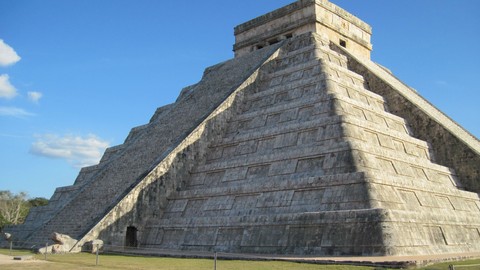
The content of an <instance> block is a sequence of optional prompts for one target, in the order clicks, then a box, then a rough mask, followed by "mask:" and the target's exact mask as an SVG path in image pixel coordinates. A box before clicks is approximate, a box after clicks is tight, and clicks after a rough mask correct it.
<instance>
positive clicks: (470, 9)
mask: <svg viewBox="0 0 480 270" xmlns="http://www.w3.org/2000/svg"><path fill="white" fill-rule="evenodd" d="M291 2H293V1H291V0H275V1H274V0H263V1H259V0H242V1H225V0H205V1H193V0H191V1H188V0H187V1H155V0H135V1H133V0H130V1H126V0H100V1H93V0H90V1H73V0H44V1H32V0H0V40H1V42H0V190H10V191H12V192H20V191H25V192H27V193H28V194H29V196H30V197H39V196H40V197H46V198H49V197H50V196H51V195H52V194H53V192H54V190H55V188H56V187H59V186H66V185H71V184H73V182H74V180H75V178H76V176H77V174H78V172H79V169H80V167H82V166H85V165H92V164H95V163H96V162H97V161H98V159H99V158H100V157H101V155H102V154H103V151H104V149H105V147H107V146H114V145H118V144H121V143H122V142H123V140H124V139H125V138H126V136H127V135H128V132H129V130H130V129H131V128H133V127H135V126H138V125H142V124H145V123H147V122H148V121H149V119H150V117H151V116H152V114H153V112H154V111H155V109H156V108H157V107H159V106H162V105H165V104H168V103H172V102H174V101H175V99H176V97H177V96H178V94H179V92H180V91H181V89H182V88H183V87H186V86H188V85H190V84H193V83H195V82H197V81H198V80H200V78H201V75H202V73H203V70H204V69H205V68H206V67H208V66H211V65H213V64H216V63H219V62H221V61H224V60H227V59H230V58H232V57H233V53H232V45H233V43H234V36H233V27H234V26H236V25H238V24H240V23H242V22H245V21H247V20H249V19H252V18H254V17H257V16H259V15H262V14H264V13H266V12H268V11H271V10H274V9H276V8H280V7H282V6H284V5H286V4H289V3H291ZM332 2H334V3H335V4H337V5H339V6H341V7H343V8H344V9H346V10H347V11H349V12H351V13H353V14H355V15H356V16H357V17H359V18H361V19H362V20H364V21H365V22H367V23H369V24H370V25H371V26H372V28H373V37H372V43H373V48H374V49H373V53H372V59H373V60H374V61H376V62H378V63H380V64H382V65H384V66H386V67H388V68H389V69H391V70H392V71H393V73H394V74H395V75H396V76H397V77H399V78H400V79H401V80H403V81H404V82H405V83H407V84H408V85H410V86H411V87H413V88H415V89H417V91H418V92H419V93H420V94H421V95H423V96H424V97H425V98H426V99H428V100H429V101H430V102H431V103H433V104H434V105H435V106H436V107H437V108H439V109H441V110H442V111H443V112H445V113H446V114H447V115H448V116H450V117H451V118H453V119H454V120H455V121H457V122H458V123H460V124H461V125H462V126H463V127H465V128H466V129H467V130H468V131H470V132H471V133H472V134H474V135H475V136H476V137H477V138H478V137H480V117H479V116H480V106H479V105H478V102H479V98H480V87H479V84H478V80H479V78H480V68H479V65H478V63H480V57H479V54H478V52H477V49H478V44H480V16H478V14H479V13H480V1H477V0H458V1H450V0H448V1H447V0H422V1H418V0H389V1H385V0H363V1H352V0H350V1H348V0H336V1H335V0H332Z"/></svg>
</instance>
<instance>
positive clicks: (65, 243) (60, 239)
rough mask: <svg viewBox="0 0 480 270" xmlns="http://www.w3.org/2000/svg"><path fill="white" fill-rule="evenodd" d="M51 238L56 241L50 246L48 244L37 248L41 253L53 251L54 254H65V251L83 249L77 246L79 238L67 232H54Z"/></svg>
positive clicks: (72, 251) (74, 251)
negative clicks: (74, 237)
mask: <svg viewBox="0 0 480 270" xmlns="http://www.w3.org/2000/svg"><path fill="white" fill-rule="evenodd" d="M51 240H52V241H53V242H54V243H55V244H53V245H50V246H46V247H43V248H40V249H38V250H37V252H38V253H40V254H45V253H53V254H63V253H69V252H71V253H77V252H80V251H81V249H80V248H78V247H76V244H77V242H78V240H76V239H73V238H71V237H70V236H68V235H66V234H60V233H56V232H54V233H53V234H52V237H51Z"/></svg>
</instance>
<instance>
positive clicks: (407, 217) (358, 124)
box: [331, 45, 480, 255]
mask: <svg viewBox="0 0 480 270" xmlns="http://www.w3.org/2000/svg"><path fill="white" fill-rule="evenodd" d="M331 46H332V47H333V49H334V50H335V51H338V52H340V53H341V54H342V55H344V56H345V57H346V60H347V61H346V67H347V68H348V69H349V70H351V71H353V72H355V73H354V74H356V75H359V74H361V75H362V76H361V78H362V79H364V80H363V83H362V85H363V88H365V90H366V89H368V90H369V91H368V92H369V93H370V94H374V92H375V93H376V94H381V96H382V97H383V98H384V100H385V103H384V106H385V109H386V110H388V111H391V112H394V113H395V114H396V115H398V116H400V117H402V118H399V117H398V116H396V117H397V118H398V119H400V120H401V121H404V122H405V124H407V125H406V126H405V127H406V129H405V128H402V127H401V126H399V125H397V124H395V123H392V121H391V117H385V115H384V114H382V113H379V112H378V111H376V110H374V109H373V107H375V104H374V103H373V102H371V100H369V99H368V98H367V96H366V95H365V93H366V92H365V91H360V92H358V91H357V92H355V91H352V89H351V88H352V87H348V85H346V84H345V83H342V81H344V82H345V81H347V82H348V81H349V80H350V81H352V77H351V76H349V77H350V78H349V77H346V78H343V79H342V78H339V83H338V84H337V88H338V92H339V93H342V94H341V96H343V97H347V98H349V99H345V101H346V102H342V104H341V106H340V110H341V111H342V114H344V115H346V116H347V118H346V123H347V128H346V132H347V134H348V136H349V137H350V142H351V143H352V148H353V149H354V151H355V152H358V156H359V158H358V159H357V160H359V161H361V162H360V163H359V164H358V165H359V169H360V170H361V171H364V172H365V173H366V175H367V177H368V179H369V183H370V193H371V199H372V207H375V208H381V209H385V210H386V212H385V216H384V220H383V228H384V239H385V246H386V247H387V250H388V254H394V255H409V254H440V253H462V252H478V250H480V241H479V240H480V201H479V196H478V193H473V192H466V191H464V188H467V189H470V190H475V186H476V185H477V184H478V182H480V179H479V175H478V168H479V166H480V155H479V154H478V150H479V149H480V147H479V146H480V144H479V142H478V140H477V139H476V138H475V137H473V136H472V135H471V134H469V133H468V132H467V131H465V130H464V129H463V128H461V127H460V126H458V124H456V123H455V122H453V121H452V120H451V119H449V118H448V117H446V116H445V115H444V114H443V113H442V112H440V111H438V110H437V109H436V108H434V107H433V106H432V105H431V104H430V103H428V102H427V101H426V100H424V99H423V98H422V97H420V96H419V95H418V94H417V93H416V92H415V91H413V90H412V89H410V88H409V87H407V86H405V85H404V84H403V83H401V82H400V81H398V79H397V78H395V77H394V76H393V75H392V74H391V73H390V72H388V71H386V70H385V69H384V68H382V67H380V66H378V65H377V64H375V63H373V62H371V61H369V60H366V59H363V58H357V57H354V56H353V55H351V54H350V53H349V52H348V51H347V50H344V49H342V48H340V47H338V46H336V45H331ZM353 72H352V73H353ZM333 74H335V73H333ZM348 100H350V101H348ZM351 100H355V101H354V102H352V101H351ZM403 117H405V118H403ZM405 119H407V120H405ZM423 123H429V124H428V125H427V124H425V125H424V124H423ZM440 141H442V143H440ZM446 152H448V153H450V155H449V156H448V157H446V156H445V153H446ZM447 166H448V167H447Z"/></svg>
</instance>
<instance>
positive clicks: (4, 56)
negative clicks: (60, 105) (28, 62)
mask: <svg viewBox="0 0 480 270" xmlns="http://www.w3.org/2000/svg"><path fill="white" fill-rule="evenodd" d="M20 59H21V58H20V56H18V54H17V53H16V52H15V50H14V49H13V48H12V47H10V46H9V45H8V44H6V43H5V42H3V40H2V39H0V66H9V65H13V64H15V63H16V62H18V61H20Z"/></svg>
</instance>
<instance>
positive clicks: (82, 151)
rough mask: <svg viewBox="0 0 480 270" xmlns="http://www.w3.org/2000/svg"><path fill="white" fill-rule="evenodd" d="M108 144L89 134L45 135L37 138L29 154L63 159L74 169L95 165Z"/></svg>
mask: <svg viewBox="0 0 480 270" xmlns="http://www.w3.org/2000/svg"><path fill="white" fill-rule="evenodd" d="M108 146H109V142H107V141H105V140H102V139H100V138H99V137H97V136H96V135H93V134H90V135H87V136H85V137H82V136H76V135H71V134H69V135H65V136H63V137H62V136H58V135H54V134H46V135H40V136H37V140H36V141H35V142H34V143H33V144H32V146H31V148H30V153H32V154H34V155H38V156H43V157H48V158H56V159H64V160H66V161H68V163H70V164H71V165H72V166H74V167H76V168H82V167H85V166H90V165H94V164H97V163H98V162H99V161H100V158H101V157H102V154H103V152H104V151H105V149H106V148H107V147H108Z"/></svg>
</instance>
